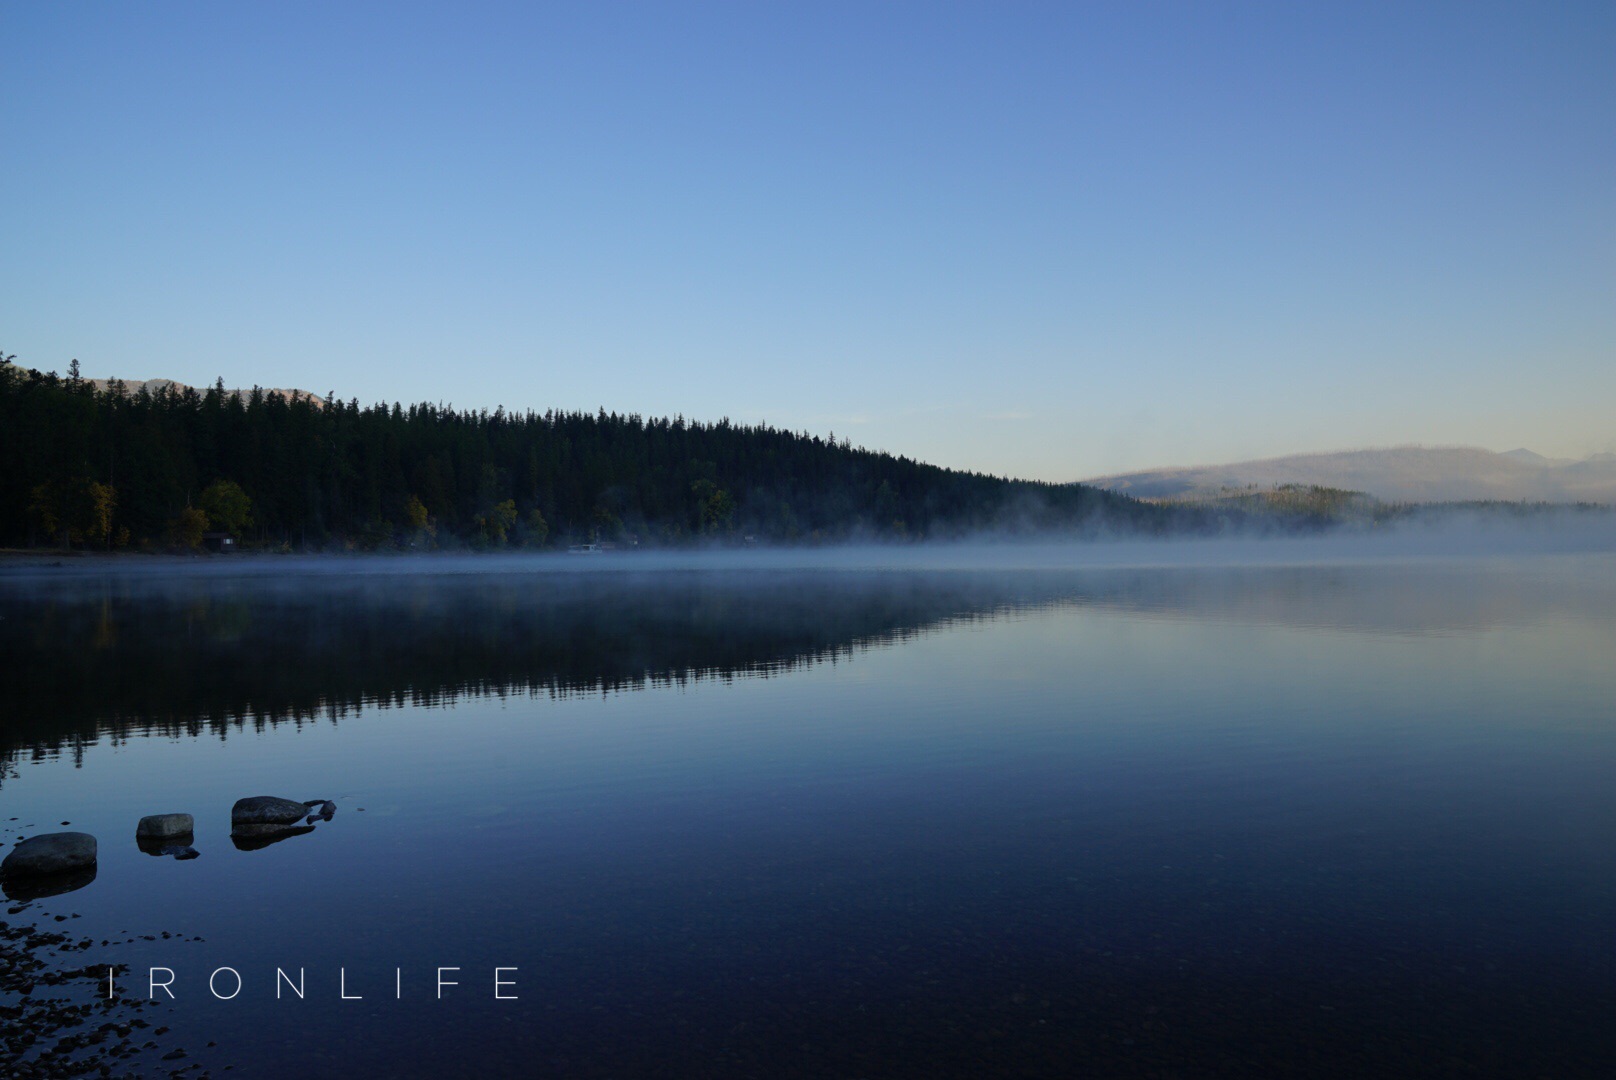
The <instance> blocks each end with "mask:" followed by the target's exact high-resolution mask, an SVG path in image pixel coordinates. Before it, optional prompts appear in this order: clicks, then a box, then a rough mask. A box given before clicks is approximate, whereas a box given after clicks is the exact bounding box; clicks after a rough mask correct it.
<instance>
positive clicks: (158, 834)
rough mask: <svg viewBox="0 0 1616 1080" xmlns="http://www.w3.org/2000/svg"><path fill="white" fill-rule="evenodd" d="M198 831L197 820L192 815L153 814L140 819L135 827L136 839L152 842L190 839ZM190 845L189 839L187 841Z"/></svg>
mask: <svg viewBox="0 0 1616 1080" xmlns="http://www.w3.org/2000/svg"><path fill="white" fill-rule="evenodd" d="M195 831H196V820H195V819H194V818H192V817H191V815H190V814H152V815H150V816H149V817H143V818H141V819H140V824H139V825H136V826H135V837H136V838H137V839H138V838H140V837H146V838H148V839H152V840H177V839H179V838H180V837H186V838H189V837H190V835H191V834H192V833H193V832H195ZM186 842H187V843H189V842H190V841H189V839H187V840H186Z"/></svg>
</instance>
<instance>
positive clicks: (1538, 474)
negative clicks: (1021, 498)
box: [1083, 446, 1616, 503]
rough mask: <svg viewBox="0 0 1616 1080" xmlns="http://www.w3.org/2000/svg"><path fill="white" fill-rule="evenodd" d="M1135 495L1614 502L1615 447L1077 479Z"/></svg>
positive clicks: (1450, 450)
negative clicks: (1580, 456) (1319, 490)
mask: <svg viewBox="0 0 1616 1080" xmlns="http://www.w3.org/2000/svg"><path fill="white" fill-rule="evenodd" d="M1083 483H1085V484H1092V485H1094V486H1095V487H1101V488H1105V489H1107V490H1109V491H1117V492H1122V493H1124V494H1128V495H1133V496H1135V497H1137V498H1141V499H1169V498H1189V499H1194V498H1199V497H1205V496H1212V495H1217V494H1219V493H1223V494H1228V493H1230V492H1231V490H1237V489H1256V490H1259V491H1260V490H1269V489H1272V488H1276V487H1279V486H1280V485H1282V484H1309V485H1311V484H1317V485H1319V486H1320V487H1331V488H1343V489H1346V490H1349V491H1361V492H1364V493H1365V494H1368V495H1372V496H1374V497H1375V498H1377V499H1381V500H1384V501H1386V502H1459V501H1469V500H1474V499H1503V500H1508V501H1511V502H1519V501H1522V500H1525V501H1528V502H1598V503H1616V454H1594V455H1592V456H1591V457H1588V458H1585V459H1584V460H1582V461H1573V460H1571V459H1568V458H1547V457H1544V456H1542V455H1541V454H1534V453H1533V452H1532V451H1530V450H1524V449H1522V450H1511V451H1509V452H1508V453H1503V454H1495V453H1493V452H1492V451H1491V450H1480V449H1476V448H1474V447H1435V448H1428V447H1420V446H1399V447H1394V448H1392V449H1389V450H1349V451H1344V452H1341V453H1334V454H1293V455H1291V456H1290V457H1279V458H1267V459H1265V460H1262V461H1240V462H1235V463H1234V464H1232V465H1207V466H1200V467H1195V468H1184V469H1153V470H1151V471H1148V472H1135V473H1124V474H1121V475H1117V476H1101V477H1096V478H1094V479H1092V480H1085V481H1083Z"/></svg>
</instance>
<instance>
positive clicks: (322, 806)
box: [303, 799, 337, 825]
mask: <svg viewBox="0 0 1616 1080" xmlns="http://www.w3.org/2000/svg"><path fill="white" fill-rule="evenodd" d="M303 805H304V807H306V808H307V809H308V812H309V817H308V822H307V823H308V824H310V825H313V824H314V823H315V822H316V821H330V820H331V819H332V818H333V817H334V816H335V815H336V813H337V804H336V803H334V802H332V801H331V800H330V799H310V800H309V801H307V802H305V803H304V804H303Z"/></svg>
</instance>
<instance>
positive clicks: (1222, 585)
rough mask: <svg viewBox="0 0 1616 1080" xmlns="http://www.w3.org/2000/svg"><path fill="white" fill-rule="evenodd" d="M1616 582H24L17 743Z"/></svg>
mask: <svg viewBox="0 0 1616 1080" xmlns="http://www.w3.org/2000/svg"><path fill="white" fill-rule="evenodd" d="M1611 600H1612V597H1611V596H1610V595H1609V592H1608V590H1606V589H1603V588H1601V589H1592V590H1591V589H1589V588H1587V587H1586V585H1585V584H1584V585H1581V586H1579V585H1578V583H1577V582H1575V581H1574V580H1573V579H1572V578H1571V577H1570V576H1565V577H1563V578H1551V579H1531V578H1529V577H1527V576H1523V575H1518V574H1517V575H1499V574H1493V573H1488V572H1486V570H1485V569H1484V568H1481V567H1476V566H1472V567H1470V568H1468V569H1462V568H1458V569H1456V568H1447V569H1433V568H1430V567H1426V568H1420V567H1357V568H1353V567H1335V568H1275V569H1235V570H1229V569H1223V570H1152V571H1139V570H1104V571H1089V572H1076V571H1017V572H995V573H984V572H902V571H883V572H876V571H865V572H856V571H813V572H802V573H791V574H786V573H774V572H734V573H723V572H712V571H708V572H664V573H660V574H655V575H653V574H630V573H608V574H512V575H489V574H483V575H478V574H464V575H455V574H424V573H422V574H400V575H396V576H389V575H366V576H362V577H340V576H337V575H309V576H296V577H282V578H275V577H269V576H262V577H256V578H254V577H243V578H224V577H220V576H196V577H185V576H175V577H161V578H158V577H142V576H132V577H119V576H109V577H60V578H52V577H51V576H50V575H32V576H28V577H22V576H18V577H12V578H9V579H4V580H0V651H3V655H5V656H6V658H7V668H8V670H9V671H10V672H11V673H12V674H11V676H10V677H9V678H8V680H7V682H8V685H7V686H6V690H5V711H6V722H5V724H4V726H3V727H0V759H3V760H6V761H15V760H16V758H17V756H18V755H26V754H30V753H32V754H35V755H42V754H49V753H53V752H57V751H61V750H67V751H69V752H73V753H77V752H80V751H81V750H82V748H83V747H84V746H86V745H89V744H92V743H94V742H96V741H97V740H99V739H101V738H111V739H114V740H115V739H118V738H120V737H123V736H125V735H138V734H145V733H161V734H165V735H180V734H187V735H200V734H203V733H213V734H217V735H219V736H221V737H222V736H225V735H227V734H228V733H229V732H230V731H231V730H235V729H241V728H246V727H252V728H261V727H264V726H267V725H273V724H279V723H282V722H287V721H290V722H294V723H300V722H302V721H305V720H310V719H316V718H330V719H336V718H338V717H340V716H342V715H343V714H344V713H345V712H347V711H348V710H351V709H354V708H357V707H359V706H361V705H367V704H374V705H383V706H385V705H404V704H420V705H435V704H443V703H447V702H452V701H453V700H454V699H455V698H456V697H457V696H458V695H461V694H527V693H538V694H546V695H557V696H565V695H569V694H574V693H599V692H605V691H613V690H625V689H637V688H643V687H647V686H657V685H665V684H670V683H682V682H686V681H689V680H700V679H708V678H721V679H722V678H731V677H736V676H751V675H769V674H773V673H778V672H783V671H788V670H791V669H792V668H794V667H797V666H799V665H804V664H812V663H814V662H816V661H820V660H825V659H830V658H834V657H838V656H847V655H851V654H852V653H855V652H857V651H859V650H863V649H867V648H871V647H877V646H881V645H884V644H888V643H891V642H895V641H902V640H904V639H906V638H908V637H910V636H912V635H915V634H918V633H923V632H925V631H927V630H929V629H932V628H935V627H938V626H940V625H946V624H948V623H951V622H953V621H956V620H960V619H977V618H991V617H993V616H994V615H995V614H997V613H1000V612H1003V611H1006V610H1025V609H1033V608H1040V607H1045V606H1049V605H1054V604H1070V605H1082V606H1089V607H1095V608H1099V609H1105V610H1112V611H1116V610H1126V611H1131V612H1140V613H1146V614H1159V615H1166V616H1170V617H1194V618H1224V619H1234V620H1238V621H1242V622H1257V623H1277V624H1280V625H1295V626H1324V627H1333V628H1339V629H1347V630H1367V631H1374V632H1415V633H1418V632H1443V631H1450V630H1464V629H1476V628H1480V627H1485V626H1490V625H1498V624H1501V623H1508V622H1519V621H1523V620H1530V619H1534V618H1537V617H1541V616H1544V615H1547V614H1550V613H1554V614H1559V615H1567V614H1571V615H1575V614H1577V613H1579V612H1581V613H1583V614H1586V615H1588V616H1589V617H1597V618H1604V617H1606V615H1605V613H1608V612H1609V611H1611V610H1616V604H1612V603H1611Z"/></svg>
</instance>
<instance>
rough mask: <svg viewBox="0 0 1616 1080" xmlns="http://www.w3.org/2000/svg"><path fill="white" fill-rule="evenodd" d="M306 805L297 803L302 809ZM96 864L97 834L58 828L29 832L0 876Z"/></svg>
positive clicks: (0, 867)
mask: <svg viewBox="0 0 1616 1080" xmlns="http://www.w3.org/2000/svg"><path fill="white" fill-rule="evenodd" d="M302 809H303V807H302V806H301V805H299V806H298V810H299V812H301V811H302ZM94 866H95V837H93V836H91V835H90V834H89V833H81V832H58V833H45V834H44V835H43V836H30V837H29V838H28V839H26V840H24V841H23V842H22V843H20V844H18V845H17V846H16V847H14V848H12V849H11V854H9V855H7V856H6V858H5V861H4V862H0V877H33V876H38V875H41V874H65V873H67V872H68V871H70V870H87V869H90V868H92V867H94Z"/></svg>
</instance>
